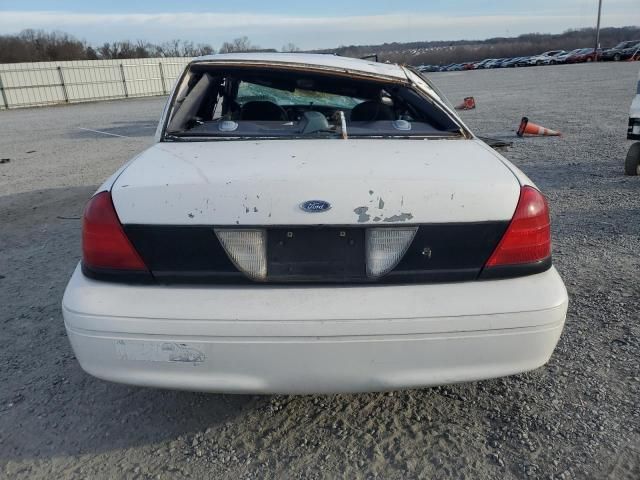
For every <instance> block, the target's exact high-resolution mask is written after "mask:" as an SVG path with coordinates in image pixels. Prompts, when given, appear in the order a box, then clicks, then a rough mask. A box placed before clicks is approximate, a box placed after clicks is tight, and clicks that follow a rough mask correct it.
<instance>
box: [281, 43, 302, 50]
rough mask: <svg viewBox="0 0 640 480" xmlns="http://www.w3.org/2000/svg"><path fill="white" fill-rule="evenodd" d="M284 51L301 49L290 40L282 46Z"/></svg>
mask: <svg viewBox="0 0 640 480" xmlns="http://www.w3.org/2000/svg"><path fill="white" fill-rule="evenodd" d="M282 51H283V52H299V51H300V49H299V48H298V46H297V45H296V44H295V43H291V42H289V43H287V44H286V45H283V46H282Z"/></svg>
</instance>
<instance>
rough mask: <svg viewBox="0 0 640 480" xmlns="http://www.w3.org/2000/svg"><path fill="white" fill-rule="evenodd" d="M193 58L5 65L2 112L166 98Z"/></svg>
mask: <svg viewBox="0 0 640 480" xmlns="http://www.w3.org/2000/svg"><path fill="white" fill-rule="evenodd" d="M190 60H191V59H190V58H184V57H171V58H137V59H127V60H79V61H70V62H38V63H8V64H0V110H3V109H8V108H19V107H34V106H39V105H52V104H59V103H77V102H90V101H94V100H108V99H114V98H127V97H145V96H152V95H166V94H167V93H169V91H170V90H171V88H172V86H173V84H174V82H175V80H176V78H177V77H178V76H179V75H180V73H181V72H182V70H183V69H184V67H185V65H186V64H187V63H189V61H190Z"/></svg>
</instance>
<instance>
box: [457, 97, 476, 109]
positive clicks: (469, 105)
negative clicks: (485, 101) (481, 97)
mask: <svg viewBox="0 0 640 480" xmlns="http://www.w3.org/2000/svg"><path fill="white" fill-rule="evenodd" d="M474 108H476V99H475V98H473V97H464V100H463V101H462V103H461V104H460V105H456V110H473V109H474Z"/></svg>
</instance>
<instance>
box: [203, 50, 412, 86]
mask: <svg viewBox="0 0 640 480" xmlns="http://www.w3.org/2000/svg"><path fill="white" fill-rule="evenodd" d="M193 62H194V63H200V62H206V63H210V62H211V63H215V62H221V63H224V62H249V63H251V62H266V63H287V64H292V65H312V66H315V67H329V68H335V69H341V70H342V69H343V70H352V71H356V72H363V73H367V74H370V75H382V76H386V77H396V78H401V79H403V80H406V78H407V76H406V74H405V73H404V70H403V69H402V68H401V67H400V66H399V65H396V64H391V63H378V62H374V61H372V60H361V59H358V58H350V57H340V56H338V55H331V54H322V53H262V52H260V53H258V52H256V53H222V54H217V55H205V56H202V57H197V58H194V59H193Z"/></svg>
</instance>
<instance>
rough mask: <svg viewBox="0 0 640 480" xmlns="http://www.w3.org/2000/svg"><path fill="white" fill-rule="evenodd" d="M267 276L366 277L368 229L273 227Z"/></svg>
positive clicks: (284, 278)
mask: <svg viewBox="0 0 640 480" xmlns="http://www.w3.org/2000/svg"><path fill="white" fill-rule="evenodd" d="M267 272H268V273H267V278H268V280H272V281H315V282H317V281H324V282H338V281H347V280H356V279H360V280H361V279H363V278H366V270H365V229H363V228H339V227H338V228H334V227H330V228H325V227H317V228H308V227H303V228H270V229H268V231H267Z"/></svg>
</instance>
